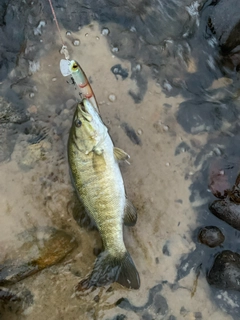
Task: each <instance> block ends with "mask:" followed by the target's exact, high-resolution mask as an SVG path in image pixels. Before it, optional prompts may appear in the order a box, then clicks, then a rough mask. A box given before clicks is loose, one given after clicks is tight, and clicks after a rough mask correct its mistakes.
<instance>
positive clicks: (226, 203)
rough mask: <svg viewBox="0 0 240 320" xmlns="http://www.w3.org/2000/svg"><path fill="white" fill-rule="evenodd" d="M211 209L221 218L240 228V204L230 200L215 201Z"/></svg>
mask: <svg viewBox="0 0 240 320" xmlns="http://www.w3.org/2000/svg"><path fill="white" fill-rule="evenodd" d="M209 210H210V211H211V212H212V213H213V214H214V215H215V216H216V217H218V218H219V219H221V220H223V221H225V222H226V223H228V224H229V225H230V226H232V227H233V228H235V229H237V230H240V205H239V204H236V203H234V202H232V201H230V200H229V198H227V199H225V200H216V201H214V202H213V203H212V204H211V205H210V207H209Z"/></svg>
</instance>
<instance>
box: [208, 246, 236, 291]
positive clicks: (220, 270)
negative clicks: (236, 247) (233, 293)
mask: <svg viewBox="0 0 240 320" xmlns="http://www.w3.org/2000/svg"><path fill="white" fill-rule="evenodd" d="M207 281H208V283H209V284H210V285H214V286H216V287H218V288H220V289H233V290H238V291H240V255H239V254H238V253H235V252H232V251H230V250H225V251H222V252H221V253H219V254H218V255H217V256H216V258H215V261H214V263H213V266H212V268H211V270H210V272H209V273H208V274H207Z"/></svg>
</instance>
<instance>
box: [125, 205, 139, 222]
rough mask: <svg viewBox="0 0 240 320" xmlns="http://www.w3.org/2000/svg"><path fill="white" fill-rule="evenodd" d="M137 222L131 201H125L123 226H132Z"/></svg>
mask: <svg viewBox="0 0 240 320" xmlns="http://www.w3.org/2000/svg"><path fill="white" fill-rule="evenodd" d="M136 222H137V211H136V209H135V207H134V205H133V204H132V202H131V201H129V200H127V199H126V204H125V209H124V224H125V226H130V227H132V226H134V225H135V224H136Z"/></svg>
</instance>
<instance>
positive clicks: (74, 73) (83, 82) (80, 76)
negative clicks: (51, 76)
mask: <svg viewBox="0 0 240 320" xmlns="http://www.w3.org/2000/svg"><path fill="white" fill-rule="evenodd" d="M60 70H61V73H62V75H63V76H64V77H66V76H69V75H71V77H72V79H73V81H74V83H75V84H76V85H77V86H78V87H79V88H80V90H81V93H82V95H83V96H84V97H85V98H87V99H88V100H89V101H90V102H91V104H92V105H93V107H94V108H95V109H96V111H97V112H98V113H99V108H98V104H97V100H96V98H95V95H94V92H93V90H92V87H91V85H90V83H89V81H88V78H87V76H86V74H85V72H84V71H83V69H82V68H81V67H80V65H79V63H78V62H77V61H76V60H71V61H69V60H64V59H62V60H61V61H60Z"/></svg>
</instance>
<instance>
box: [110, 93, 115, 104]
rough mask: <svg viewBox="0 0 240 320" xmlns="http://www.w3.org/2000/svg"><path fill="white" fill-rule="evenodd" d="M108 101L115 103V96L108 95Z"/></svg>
mask: <svg viewBox="0 0 240 320" xmlns="http://www.w3.org/2000/svg"><path fill="white" fill-rule="evenodd" d="M108 99H109V101H111V102H114V101H116V96H115V94H110V95H109V96H108Z"/></svg>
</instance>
